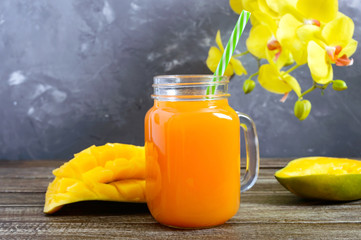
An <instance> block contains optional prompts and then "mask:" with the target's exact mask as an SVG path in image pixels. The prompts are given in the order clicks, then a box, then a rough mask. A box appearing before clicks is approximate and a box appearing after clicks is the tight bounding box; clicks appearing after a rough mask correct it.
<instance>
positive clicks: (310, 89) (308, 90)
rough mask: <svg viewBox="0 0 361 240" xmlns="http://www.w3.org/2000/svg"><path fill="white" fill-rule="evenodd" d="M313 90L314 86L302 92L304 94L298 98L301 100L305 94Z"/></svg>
mask: <svg viewBox="0 0 361 240" xmlns="http://www.w3.org/2000/svg"><path fill="white" fill-rule="evenodd" d="M315 89H316V85H313V86H312V87H310V88H309V89H307V90H306V91H304V92H303V93H302V94H301V96H300V98H302V97H303V96H305V95H306V94H307V93H310V92H312V91H313V90H315Z"/></svg>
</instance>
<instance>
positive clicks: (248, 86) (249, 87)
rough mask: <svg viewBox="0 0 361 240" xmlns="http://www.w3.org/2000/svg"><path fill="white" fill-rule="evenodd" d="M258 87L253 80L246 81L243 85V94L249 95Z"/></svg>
mask: <svg viewBox="0 0 361 240" xmlns="http://www.w3.org/2000/svg"><path fill="white" fill-rule="evenodd" d="M255 86H256V83H255V82H254V81H253V80H251V79H247V80H246V81H244V83H243V92H244V93H245V94H248V93H250V92H252V91H253V89H254V87H255Z"/></svg>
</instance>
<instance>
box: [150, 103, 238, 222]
mask: <svg viewBox="0 0 361 240" xmlns="http://www.w3.org/2000/svg"><path fill="white" fill-rule="evenodd" d="M145 146H146V197H147V204H148V207H149V210H150V211H151V214H152V215H153V217H154V218H155V219H156V220H157V221H158V222H160V223H162V224H164V225H168V226H173V227H180V228H200V227H210V226H215V225H219V224H222V223H224V222H226V221H227V220H228V219H230V218H231V217H232V216H234V215H235V214H236V212H237V210H238V207H239V204H240V122H239V119H238V116H237V113H236V112H235V111H234V110H233V109H232V108H231V107H230V106H229V105H228V100H227V99H221V100H206V101H204V100H203V101H159V100H155V102H154V106H153V107H152V108H151V109H150V110H149V111H148V113H147V115H146V117H145Z"/></svg>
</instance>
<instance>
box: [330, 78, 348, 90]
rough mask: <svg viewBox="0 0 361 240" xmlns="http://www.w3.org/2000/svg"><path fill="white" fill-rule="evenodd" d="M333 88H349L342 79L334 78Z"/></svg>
mask: <svg viewBox="0 0 361 240" xmlns="http://www.w3.org/2000/svg"><path fill="white" fill-rule="evenodd" d="M332 88H333V90H336V91H343V90H346V89H347V85H346V83H345V82H344V81H342V80H334V81H332Z"/></svg>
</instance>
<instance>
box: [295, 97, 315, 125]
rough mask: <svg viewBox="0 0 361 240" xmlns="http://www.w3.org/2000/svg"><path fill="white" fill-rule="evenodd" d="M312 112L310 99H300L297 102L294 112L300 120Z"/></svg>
mask: <svg viewBox="0 0 361 240" xmlns="http://www.w3.org/2000/svg"><path fill="white" fill-rule="evenodd" d="M310 112H311V102H310V101H308V100H298V101H297V102H296V103H295V107H294V113H295V116H296V117H297V118H298V119H299V120H300V121H303V120H305V119H306V118H307V117H308V115H309V114H310Z"/></svg>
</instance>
